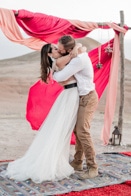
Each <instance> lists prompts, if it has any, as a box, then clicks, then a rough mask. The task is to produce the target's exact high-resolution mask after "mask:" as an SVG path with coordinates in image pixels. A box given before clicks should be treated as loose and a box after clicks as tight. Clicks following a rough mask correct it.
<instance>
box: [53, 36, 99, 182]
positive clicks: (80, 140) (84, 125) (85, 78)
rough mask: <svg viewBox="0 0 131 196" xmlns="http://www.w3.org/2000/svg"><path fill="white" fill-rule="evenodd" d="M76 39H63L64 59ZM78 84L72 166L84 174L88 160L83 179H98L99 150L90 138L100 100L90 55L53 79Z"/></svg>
mask: <svg viewBox="0 0 131 196" xmlns="http://www.w3.org/2000/svg"><path fill="white" fill-rule="evenodd" d="M75 44H76V43H75V39H74V38H72V37H71V36H69V35H65V36H62V37H61V38H60V39H59V41H58V50H59V52H60V53H61V54H62V55H65V54H68V53H71V51H72V49H73V48H74V46H75ZM73 75H74V77H75V78H76V80H77V86H78V92H79V96H80V101H79V108H78V116H77V122H76V126H75V129H74V133H75V136H76V145H75V155H74V160H73V161H72V162H71V163H70V164H71V166H72V167H73V168H74V169H75V170H83V165H82V163H83V158H84V156H85V158H86V164H87V170H86V171H85V172H84V171H82V172H81V173H80V174H79V178H80V179H86V178H94V177H96V176H97V175H98V166H97V164H96V162H95V158H96V155H95V150H94V145H93V142H92V138H91V135H90V124H91V120H92V117H93V114H94V112H95V110H96V107H97V104H98V96H97V93H96V90H95V84H94V82H93V81H94V71H93V66H92V63H91V60H90V58H89V56H88V54H87V52H84V53H81V54H79V55H77V56H76V57H75V58H72V59H71V61H70V62H69V63H68V64H67V65H66V66H65V68H64V69H63V70H61V71H58V72H54V74H53V77H54V79H55V80H56V81H58V82H63V81H65V80H67V79H68V78H70V77H71V76H73Z"/></svg>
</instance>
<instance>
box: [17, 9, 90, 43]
mask: <svg viewBox="0 0 131 196" xmlns="http://www.w3.org/2000/svg"><path fill="white" fill-rule="evenodd" d="M16 21H17V23H18V24H19V26H20V27H21V28H22V29H23V30H24V31H25V32H26V33H27V34H28V35H30V36H33V37H36V38H39V39H41V40H43V41H45V42H50V43H52V42H54V43H56V42H57V41H58V38H60V37H61V36H63V35H64V34H71V35H72V36H73V37H74V38H80V37H84V36H86V35H87V33H88V32H89V31H83V30H81V29H79V28H77V27H75V26H74V25H72V24H71V23H70V22H69V21H68V20H66V19H63V18H59V17H56V16H51V15H47V14H43V13H37V12H36V13H34V12H30V11H28V10H24V9H21V10H19V14H18V16H16Z"/></svg>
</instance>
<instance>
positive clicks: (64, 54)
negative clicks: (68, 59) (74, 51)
mask: <svg viewBox="0 0 131 196" xmlns="http://www.w3.org/2000/svg"><path fill="white" fill-rule="evenodd" d="M68 54H69V52H67V51H66V52H65V53H63V54H61V55H62V56H66V55H68Z"/></svg>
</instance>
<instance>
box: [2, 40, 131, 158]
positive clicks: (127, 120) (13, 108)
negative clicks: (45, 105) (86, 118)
mask: <svg viewBox="0 0 131 196" xmlns="http://www.w3.org/2000/svg"><path fill="white" fill-rule="evenodd" d="M93 44H94V43H93ZM39 62H40V57H39V52H34V53H31V54H28V55H24V56H21V57H17V58H13V59H7V60H3V61H0V160H12V159H13V160H14V159H16V158H18V157H21V156H22V155H23V154H24V153H25V152H26V150H27V149H28V147H29V146H30V144H31V142H32V140H33V138H34V137H35V135H36V134H37V132H36V131H33V130H32V129H31V127H30V125H29V123H28V122H27V121H26V119H25V111H26V101H27V95H28V90H29V88H30V86H31V85H32V84H33V83H34V82H36V81H37V80H38V78H39V72H40V66H39ZM130 75H131V61H128V60H126V61H125V90H124V95H125V100H124V112H123V130H122V142H121V145H120V146H112V145H108V146H103V145H102V141H101V138H100V136H101V130H102V126H103V122H104V119H103V118H104V109H105V100H106V91H105V92H104V94H103V96H102V98H101V99H100V102H99V106H98V109H97V111H96V113H95V116H94V119H93V122H92V126H91V134H92V138H93V141H94V145H95V150H96V153H97V154H98V153H102V152H123V151H131V107H130V106H131V104H130V102H131V94H130V92H131V80H130ZM117 99H118V100H117V104H116V112H115V117H114V121H113V124H112V130H111V132H112V131H113V130H114V126H115V125H117V122H118V109H119V85H118V98H117ZM73 153H74V146H71V154H72V155H73Z"/></svg>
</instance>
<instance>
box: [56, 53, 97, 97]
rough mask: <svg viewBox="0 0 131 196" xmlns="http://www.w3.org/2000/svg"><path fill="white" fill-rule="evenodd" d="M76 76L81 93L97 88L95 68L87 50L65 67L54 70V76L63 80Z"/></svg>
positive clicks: (58, 79)
mask: <svg viewBox="0 0 131 196" xmlns="http://www.w3.org/2000/svg"><path fill="white" fill-rule="evenodd" d="M73 75H74V77H75V78H76V81H77V87H78V92H79V95H80V96H82V95H87V94H88V93H89V92H91V91H93V90H94V89H95V83H94V70H93V66H92V62H91V60H90V58H89V56H88V53H87V52H84V53H81V54H79V55H78V56H77V57H75V58H73V59H72V60H71V61H70V62H69V63H68V64H67V65H66V66H65V68H64V69H62V70H61V71H58V72H54V74H53V78H54V80H56V81H57V82H62V81H65V80H67V79H68V78H70V77H71V76H73Z"/></svg>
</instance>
